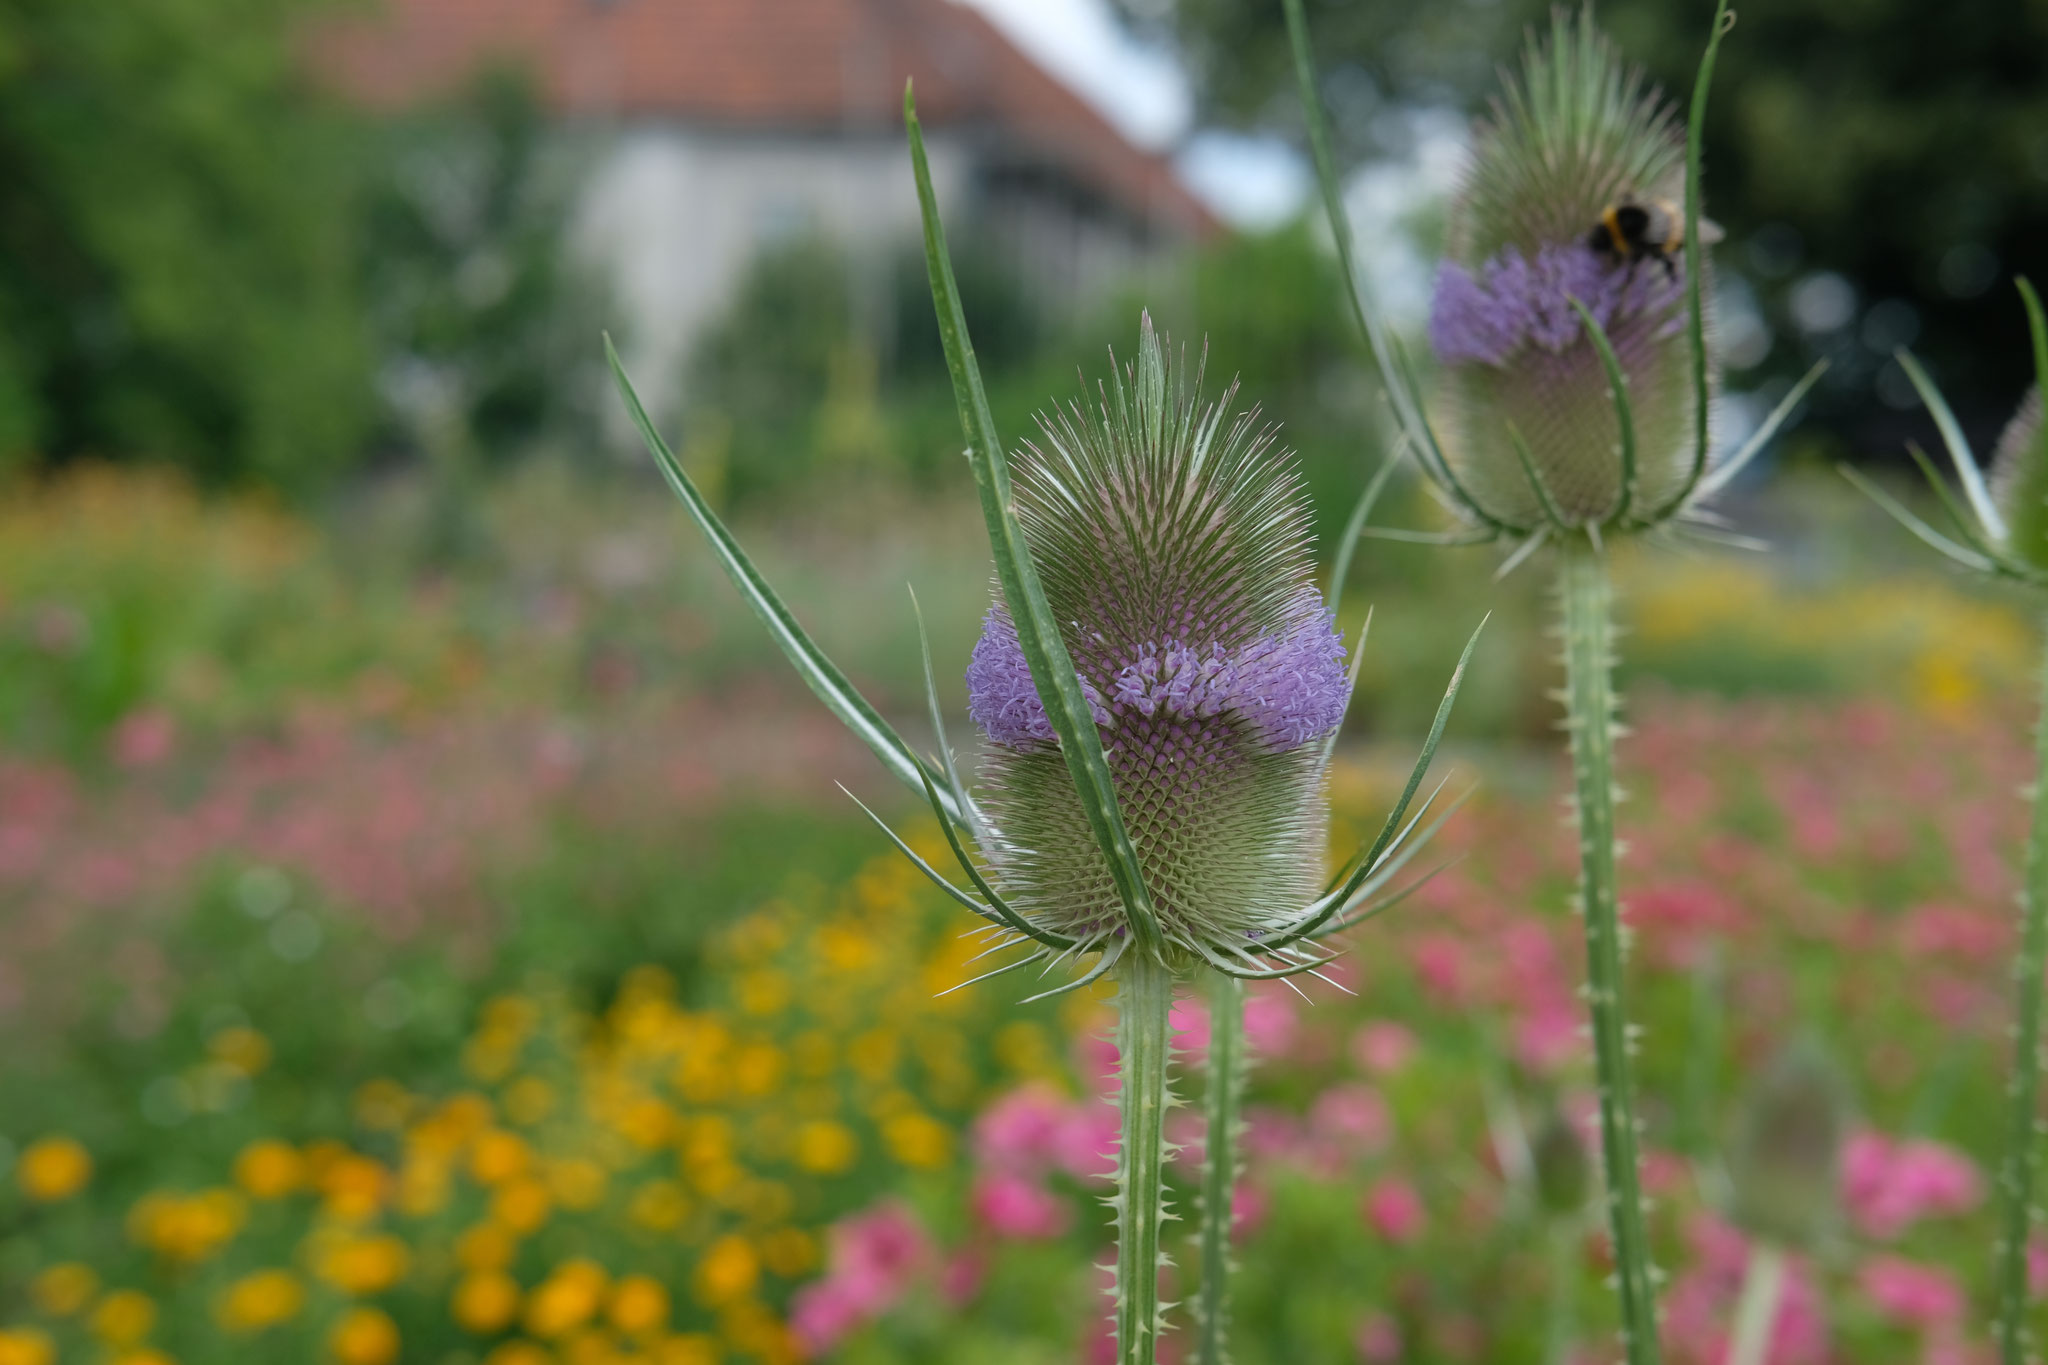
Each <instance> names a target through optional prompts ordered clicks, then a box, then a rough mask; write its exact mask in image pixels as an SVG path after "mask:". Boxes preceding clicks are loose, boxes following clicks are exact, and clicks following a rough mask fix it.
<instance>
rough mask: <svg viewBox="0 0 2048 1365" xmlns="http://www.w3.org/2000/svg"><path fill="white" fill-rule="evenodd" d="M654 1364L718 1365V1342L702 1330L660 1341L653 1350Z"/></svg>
mask: <svg viewBox="0 0 2048 1365" xmlns="http://www.w3.org/2000/svg"><path fill="white" fill-rule="evenodd" d="M652 1354H653V1356H654V1365H718V1360H719V1356H718V1343H717V1342H715V1341H713V1340H712V1339H711V1338H710V1337H707V1336H705V1335H704V1334H703V1333H701V1332H685V1333H683V1334H682V1335H681V1336H675V1337H668V1338H666V1339H664V1340H662V1341H658V1342H656V1343H655V1345H654V1349H653V1352H652Z"/></svg>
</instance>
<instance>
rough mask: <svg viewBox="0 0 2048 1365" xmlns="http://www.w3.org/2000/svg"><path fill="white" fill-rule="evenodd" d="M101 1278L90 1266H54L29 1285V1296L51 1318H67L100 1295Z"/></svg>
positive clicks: (75, 1264) (72, 1263)
mask: <svg viewBox="0 0 2048 1365" xmlns="http://www.w3.org/2000/svg"><path fill="white" fill-rule="evenodd" d="M99 1287H100V1277H99V1276H98V1275H95V1274H94V1273H93V1271H92V1267H91V1266H84V1265H80V1264H79V1263H78V1262H76V1261H65V1262H63V1263H62V1264H61V1265H53V1266H51V1267H50V1268H49V1269H48V1270H45V1271H44V1272H43V1273H42V1274H40V1275H38V1276H36V1277H35V1279H34V1280H32V1281H30V1282H29V1287H28V1295H29V1297H30V1298H31V1299H33V1300H35V1305H36V1307H37V1308H39V1309H41V1310H42V1311H43V1312H44V1313H46V1314H48V1315H49V1316H51V1317H53V1318H67V1317H70V1316H71V1315H72V1314H73V1313H76V1312H77V1311H78V1310H79V1309H81V1308H83V1307H85V1306H86V1304H88V1303H90V1302H92V1296H93V1295H94V1294H96V1293H98V1292H99Z"/></svg>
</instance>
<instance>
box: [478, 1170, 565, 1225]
mask: <svg viewBox="0 0 2048 1365" xmlns="http://www.w3.org/2000/svg"><path fill="white" fill-rule="evenodd" d="M553 1204H554V1201H553V1200H552V1199H551V1198H550V1197H549V1195H548V1187H547V1186H546V1185H543V1184H542V1183H541V1182H540V1181H538V1180H514V1181H511V1182H509V1183H507V1184H504V1185H501V1186H499V1187H498V1192H497V1193H496V1194H495V1195H493V1196H492V1197H491V1221H493V1222H495V1223H497V1224H498V1226H500V1227H502V1228H504V1229H505V1230H506V1231H507V1232H512V1233H517V1234H518V1235H520V1236H525V1235H526V1234H527V1233H530V1232H534V1231H536V1230H538V1229H539V1228H540V1226H541V1225H542V1224H544V1223H546V1222H547V1221H548V1214H549V1213H551V1212H553Z"/></svg>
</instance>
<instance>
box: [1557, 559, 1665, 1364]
mask: <svg viewBox="0 0 2048 1365" xmlns="http://www.w3.org/2000/svg"><path fill="white" fill-rule="evenodd" d="M1560 558H1561V559H1562V561H1563V563H1562V567H1561V569H1560V570H1559V575H1558V592H1559V596H1560V597H1561V598H1562V599H1563V608H1564V662H1565V729H1566V730H1567V731H1568V732H1569V733H1570V736H1571V751H1572V778H1573V783H1574V786H1575V795H1576V797H1577V800H1576V802H1575V806H1576V810H1577V813H1578V835H1579V869H1580V881H1581V885H1580V895H1581V899H1582V905H1581V908H1582V909H1583V911H1584V916H1585V925H1586V1006H1587V1010H1588V1013H1589V1014H1590V1015H1591V1016H1592V1024H1593V1057H1594V1062H1595V1064H1596V1066H1597V1068H1598V1074H1599V1082H1600V1152H1601V1156H1602V1159H1603V1161H1604V1164H1605V1167H1606V1178H1607V1179H1606V1198H1607V1224H1608V1230H1609V1232H1610V1234H1611V1235H1612V1237H1613V1240H1614V1263H1615V1277H1614V1278H1615V1289H1616V1292H1617V1293H1618V1294H1619V1296H1620V1299H1621V1334H1622V1344H1623V1347H1624V1348H1625V1350H1626V1352H1627V1359H1628V1365H1657V1362H1658V1360H1659V1349H1658V1342H1657V1300H1656V1286H1655V1284H1654V1283H1653V1279H1652V1276H1653V1274H1654V1271H1653V1270H1652V1267H1651V1265H1650V1246H1649V1238H1648V1235H1647V1232H1646V1230H1645V1227H1644V1222H1643V1197H1642V1187H1641V1184H1640V1182H1639V1179H1638V1175H1637V1170H1636V1122H1635V1100H1634V1093H1633V1087H1632V1085H1631V1083H1630V1080H1629V1051H1630V1043H1629V1036H1628V1019H1627V1014H1626V1012H1625V1011H1624V1009H1623V1007H1622V990H1621V987H1622V981H1621V959H1622V945H1621V923H1620V920H1621V915H1620V908H1619V906H1618V905H1617V903H1616V900H1615V891H1614V713H1615V699H1614V692H1613V665H1614V646H1613V640H1612V638H1611V631H1612V626H1611V624H1610V621H1609V599H1610V597H1611V596H1612V594H1611V590H1610V587H1609V583H1608V578H1607V561H1606V559H1605V557H1604V556H1602V555H1601V554H1600V552H1599V551H1598V550H1596V549H1594V548H1593V547H1592V546H1591V545H1589V544H1587V543H1585V542H1583V541H1580V542H1575V543H1570V544H1567V545H1566V546H1565V548H1564V552H1563V554H1562V555H1561V556H1560Z"/></svg>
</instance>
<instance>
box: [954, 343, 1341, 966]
mask: <svg viewBox="0 0 2048 1365" xmlns="http://www.w3.org/2000/svg"><path fill="white" fill-rule="evenodd" d="M1200 386H1201V372H1200V370H1199V369H1198V370H1197V372H1196V374H1195V377H1194V381H1193V382H1192V383H1190V382H1188V380H1187V378H1186V376H1185V374H1184V373H1183V371H1182V367H1181V365H1179V364H1176V363H1175V362H1174V360H1173V359H1172V358H1171V356H1170V354H1169V349H1168V346H1167V343H1166V341H1165V340H1164V339H1163V338H1161V337H1160V336H1159V335H1158V334H1157V333H1156V332H1154V331H1153V329H1152V325H1151V320H1150V318H1149V317H1147V318H1146V319H1145V321H1144V323H1143V327H1142V330H1141V332H1140V336H1139V341H1138V354H1137V358H1136V361H1135V363H1134V364H1132V365H1131V366H1129V367H1128V368H1126V369H1125V370H1124V371H1122V372H1121V373H1115V374H1112V376H1111V378H1110V382H1109V384H1108V385H1107V386H1106V387H1104V388H1102V389H1101V390H1099V393H1098V398H1097V402H1096V403H1095V404H1094V411H1088V410H1086V409H1084V408H1083V407H1082V406H1081V405H1080V404H1078V403H1076V404H1070V405H1069V406H1068V408H1067V409H1066V410H1065V411H1064V412H1059V411H1055V412H1052V413H1047V414H1041V416H1040V418H1039V422H1038V427H1039V429H1038V435H1037V438H1036V439H1035V440H1032V441H1027V442H1025V443H1023V444H1022V446H1021V447H1020V448H1019V449H1018V450H1016V451H1015V452H1013V454H1012V457H1011V458H1012V469H1013V471H1014V477H1015V489H1016V497H1017V514H1018V519H1019V521H1020V522H1021V524H1022V526H1023V528H1024V533H1025V536H1026V538H1027V539H1028V540H1029V542H1030V544H1031V547H1032V556H1033V559H1034V560H1035V561H1036V563H1037V566H1038V572H1039V577H1040V582H1041V583H1042V584H1043V586H1044V590H1045V595H1046V599H1047V601H1048V602H1049V603H1050V605H1051V607H1052V611H1053V614H1054V616H1055V617H1056V618H1057V619H1058V621H1059V622H1060V628H1061V632H1062V635H1063V636H1064V638H1065V641H1066V646H1067V650H1068V652H1069V654H1070V655H1071V656H1072V658H1073V663H1074V668H1075V671H1076V673H1077V674H1078V676H1079V678H1080V682H1081V688H1082V691H1083V693H1084V694H1085V695H1086V697H1087V699H1088V704H1089V707H1090V709H1091V711H1092V712H1093V715H1094V720H1095V724H1096V726H1097V729H1098V732H1099V734H1100V736H1101V740H1102V747H1103V751H1104V755H1105V757H1106V758H1107V760H1108V764H1109V769H1110V773H1111V775H1112V778H1113V781H1114V784H1115V789H1116V796H1117V802H1118V804H1119V806H1120V808H1121V810H1122V812H1123V819H1124V823H1125V825H1126V827H1127V828H1128V830H1129V832H1130V837H1131V841H1132V843H1133V845H1134V847H1135V848H1136V850H1137V855H1138V862H1139V865H1140V867H1141V868H1142V870H1143V874H1144V879H1145V884H1146V886H1147V887H1148V888H1149V889H1150V892H1151V896H1152V899H1153V902H1154V910H1155V913H1156V915H1157V917H1158V921H1159V926H1160V930H1161V933H1162V935H1163V937H1164V939H1165V941H1166V942H1167V943H1168V944H1169V945H1172V946H1173V950H1174V951H1175V952H1176V953H1177V954H1178V955H1183V956H1185V957H1187V958H1189V959H1190V960H1192V959H1193V958H1194V957H1195V956H1196V955H1197V953H1196V949H1194V948H1193V947H1192V946H1191V945H1193V944H1196V943H1201V944H1208V945H1244V946H1250V947H1256V946H1257V943H1258V941H1259V939H1260V938H1261V937H1264V936H1270V935H1273V934H1275V933H1277V932H1279V931H1281V930H1283V929H1284V928H1285V927H1286V925H1287V924H1288V923H1289V922H1290V921H1291V920H1292V919H1293V918H1294V917H1296V916H1297V915H1298V914H1299V912H1300V910H1301V907H1303V906H1304V905H1306V904H1308V903H1309V902H1311V901H1313V900H1314V899H1315V897H1316V892H1317V890H1318V887H1319V885H1320V882H1321V871H1320V864H1321V852H1320V851H1321V849H1322V846H1323V839H1324V832H1325V802H1324V797H1323V792H1322V784H1323V759H1324V746H1323V745H1322V744H1321V743H1320V742H1319V741H1321V740H1323V739H1325V738H1326V737H1327V736H1329V735H1330V734H1331V733H1332V732H1333V731H1334V730H1335V729H1336V728H1337V726H1338V724H1339V723H1340V722H1341V721H1342V719H1343V716H1344V709H1345V703H1346V701H1347V698H1348V696H1349V687H1348V684H1347V679H1346V676H1345V666H1344V649H1343V645H1342V642H1341V640H1340V639H1339V637H1338V634H1337V632H1336V630H1335V627H1334V623H1333V622H1332V619H1331V616H1330V613H1329V612H1328V610H1326V609H1325V607H1324V605H1323V599H1322V595H1321V593H1319V592H1318V591H1317V589H1316V586H1315V582H1314V578H1313V571H1314V558H1313V555H1312V553H1311V536H1310V509H1309V504H1308V500H1307V497H1306V495H1305V493H1304V491H1303V488H1302V484H1301V479H1300V476H1299V475H1298V473H1297V472H1296V470H1295V467H1294V462H1293V459H1292V458H1291V456H1289V455H1288V454H1287V453H1286V452H1284V451H1282V450H1280V449H1279V448H1278V447H1277V446H1276V445H1275V444H1274V432H1273V430H1272V429H1271V428H1270V427H1262V426H1261V425H1260V424H1259V422H1258V418H1257V414H1256V412H1252V411H1247V412H1242V413H1237V414H1233V413H1232V412H1231V401H1232V398H1233V397H1234V386H1233V388H1232V389H1231V390H1226V391H1225V393H1224V394H1223V396H1222V397H1221V398H1220V399H1219V400H1218V401H1216V402H1215V403H1213V404H1208V405H1204V404H1203V403H1202V402H1201V398H1200V392H1199V391H1200ZM967 688H968V714H969V715H970V716H971V717H972V718H973V719H974V721H975V722H976V723H977V724H978V725H979V726H980V728H981V732H982V734H983V736H984V737H985V739H986V740H987V745H986V749H985V752H984V755H983V759H982V765H981V777H982V779H983V788H984V792H983V805H984V809H985V811H986V814H987V820H988V826H989V837H988V838H987V839H986V840H985V841H984V851H985V853H986V854H987V856H988V858H989V859H990V860H991V862H992V863H993V865H994V869H995V873H996V880H997V881H998V883H999V884H1000V886H1001V887H1002V889H1003V891H1004V894H1005V895H1006V897H1007V899H1008V900H1009V902H1010V904H1011V905H1012V906H1013V907H1014V908H1015V909H1016V910H1017V911H1018V913H1019V914H1021V915H1022V916H1024V917H1025V918H1026V919H1027V920H1029V921H1031V922H1032V923H1033V924H1034V925H1036V926H1039V927H1041V928H1045V929H1048V930H1050V931H1053V932H1055V933H1058V934H1062V935H1065V936H1068V937H1071V938H1094V937H1096V936H1099V935H1101V934H1103V933H1104V932H1105V931H1107V932H1110V933H1116V932H1120V931H1121V928H1122V923H1121V922H1122V919H1123V917H1124V913H1125V912H1124V907H1123V905H1122V903H1121V901H1120V898H1119V894H1118V890H1117V887H1116V885H1115V883H1114V881H1113V880H1112V878H1111V875H1110V869H1109V866H1108V863H1107V860H1106V859H1105V858H1104V857H1103V855H1102V853H1101V852H1100V851H1099V850H1098V849H1097V847H1096V843H1095V838H1094V836H1093V834H1092V832H1091V830H1090V827H1089V824H1088V822H1087V819H1086V817H1085V814H1084V812H1083V810H1082V807H1081V803H1080V800H1079V798H1078V797H1077V794H1076V792H1075V788H1074V784H1073V782H1072V780H1071V779H1070V778H1069V776H1068V772H1067V766H1066V763H1065V761H1064V760H1063V758H1062V756H1061V754H1060V752H1059V745H1058V740H1057V739H1056V737H1055V736H1054V733H1053V729H1052V727H1051V725H1050V723H1049V722H1048V720H1047V717H1046V713H1045V708H1044V706H1043V705H1042V704H1041V702H1040V700H1039V696H1038V692H1037V690H1036V688H1035V687H1034V685H1033V682H1032V678H1031V674H1030V670H1029V669H1028V668H1027V667H1026V665H1025V659H1024V654H1023V651H1022V649H1021V648H1020V646H1019V643H1018V638H1017V631H1016V627H1015V625H1014V623H1013V622H1012V620H1011V617H1010V613H1009V609H1008V607H1007V606H1006V604H1005V603H1004V602H1003V600H1002V598H1001V594H1000V592H998V594H997V600H996V602H995V604H994V605H993V606H992V607H991V608H990V609H989V612H988V616H987V619H986V621H985V622H984V625H983V630H982V635H981V640H980V642H979V643H978V644H977V645H976V646H975V648H974V653H973V657H972V662H971V663H970V664H969V666H968V670H967ZM1223 951H1225V952H1226V953H1227V952H1228V951H1229V949H1228V948H1225V949H1223Z"/></svg>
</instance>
